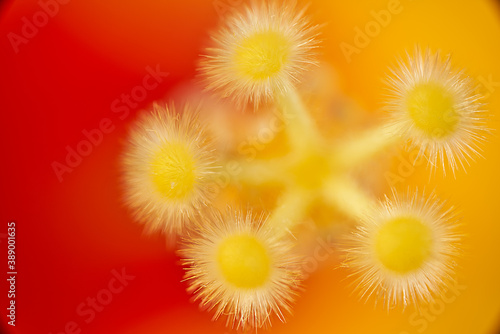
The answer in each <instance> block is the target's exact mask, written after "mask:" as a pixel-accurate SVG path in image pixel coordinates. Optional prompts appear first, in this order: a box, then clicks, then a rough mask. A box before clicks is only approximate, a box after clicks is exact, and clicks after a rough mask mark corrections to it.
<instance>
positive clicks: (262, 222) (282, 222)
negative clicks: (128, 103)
mask: <svg viewBox="0 0 500 334" xmlns="http://www.w3.org/2000/svg"><path fill="white" fill-rule="evenodd" d="M318 31H319V28H318V26H315V25H312V24H311V23H310V21H309V19H308V17H307V16H305V13H304V11H297V10H296V7H295V6H292V5H286V4H278V3H277V2H269V3H266V2H259V3H257V2H254V3H253V4H252V5H250V6H248V7H245V8H244V9H243V10H242V11H241V12H237V13H236V12H235V13H233V14H232V16H231V17H229V18H227V19H225V20H224V22H223V25H222V27H221V28H220V30H219V31H218V32H217V33H215V34H214V35H213V36H212V37H213V45H212V47H210V48H208V49H206V54H205V56H204V58H203V60H202V61H201V65H200V71H201V73H202V75H203V77H204V79H205V83H206V87H207V90H208V91H212V92H214V93H216V94H218V95H219V96H220V97H221V98H222V99H225V98H229V100H230V103H231V105H233V106H234V109H235V111H236V112H238V110H242V109H243V110H250V112H252V109H253V111H254V112H255V113H258V112H259V109H260V108H262V106H263V105H266V106H269V105H271V106H274V107H275V108H276V110H278V112H279V113H282V114H283V115H285V114H286V116H287V117H283V119H285V118H286V121H285V124H284V130H283V136H284V137H285V138H286V145H285V146H286V147H287V148H286V150H285V152H284V153H283V154H279V155H277V156H275V157H272V158H268V159H254V160H253V161H247V160H244V159H240V160H241V161H240V163H239V166H240V167H241V168H240V172H239V173H237V174H236V175H235V176H234V179H235V180H233V182H236V183H238V184H240V185H241V184H245V185H246V187H249V189H253V191H254V192H255V189H260V188H259V186H261V185H262V184H271V185H275V186H276V189H279V196H278V198H277V200H276V203H275V204H274V208H273V209H272V210H270V212H268V213H263V214H260V213H259V214H258V213H257V211H258V210H255V209H252V208H250V209H248V210H247V209H241V207H248V203H244V200H242V201H241V202H240V206H238V207H236V208H231V207H227V208H226V209H225V210H219V209H217V205H219V204H215V203H216V202H217V203H220V202H221V201H222V202H224V201H223V200H221V199H220V196H221V189H217V187H214V184H216V180H217V178H218V177H219V173H220V171H221V168H220V166H222V165H224V163H225V161H227V160H228V159H229V158H231V159H233V158H232V157H226V156H224V154H221V153H220V152H219V153H217V154H216V152H215V148H216V147H217V145H215V143H216V141H215V139H213V138H212V136H211V135H210V133H209V132H210V131H209V130H208V129H209V127H208V126H207V124H206V122H201V121H200V118H199V117H198V116H199V112H200V110H201V113H203V105H201V106H200V107H199V108H197V109H196V110H193V108H191V107H189V106H185V107H184V108H183V110H182V112H180V113H179V112H177V111H176V110H175V108H174V106H173V105H172V106H166V107H164V106H159V105H155V106H154V108H153V110H152V112H149V113H147V114H145V115H143V116H142V118H140V119H139V120H138V121H137V123H136V124H135V128H134V129H133V130H132V131H131V133H130V140H129V144H128V147H127V150H126V152H125V154H124V159H123V160H124V183H125V189H126V190H125V191H126V195H127V199H128V205H129V206H130V208H131V209H132V210H133V211H134V213H135V216H136V218H137V220H139V221H141V222H143V223H145V225H146V227H147V228H148V229H149V230H151V231H162V232H164V233H165V234H166V235H168V236H170V237H174V238H170V239H171V240H170V242H180V245H181V246H180V247H181V249H180V250H179V254H180V256H181V258H182V264H183V266H184V267H185V270H186V281H187V282H188V283H189V291H190V292H192V293H193V294H194V295H195V298H196V299H197V300H199V301H200V303H201V304H202V305H203V306H204V308H206V309H209V310H213V311H214V318H219V317H221V316H222V317H225V318H226V319H227V325H228V326H229V327H232V328H237V329H248V328H260V327H263V326H266V325H269V324H270V322H271V319H272V318H273V317H277V318H279V319H280V320H282V321H283V320H284V313H289V312H290V310H291V305H292V303H293V301H294V299H295V297H296V295H297V293H298V292H299V291H300V289H301V288H300V287H301V280H302V277H303V275H302V273H301V269H302V268H303V266H302V263H301V257H300V254H298V252H297V251H296V250H294V246H295V242H296V241H295V238H293V235H294V234H297V233H299V232H298V230H297V226H299V225H300V224H301V223H303V222H304V221H305V220H307V219H310V218H311V215H312V212H313V211H314V210H317V208H316V207H314V205H315V203H318V202H320V203H323V204H325V205H326V207H327V208H328V209H330V210H337V211H338V212H339V214H341V215H344V216H345V217H346V218H348V219H347V220H349V219H350V221H351V222H354V223H355V224H356V227H355V228H354V230H353V231H352V232H351V233H350V237H349V238H348V239H349V242H348V243H346V244H347V246H344V249H345V252H346V260H345V262H344V266H342V267H347V268H348V270H350V271H351V273H350V275H351V276H353V277H354V278H355V280H354V283H356V286H357V289H358V291H359V293H360V295H361V296H362V297H363V298H364V297H366V298H368V297H370V296H371V297H373V298H375V299H376V300H382V301H383V303H384V304H386V306H387V307H393V306H395V305H402V306H403V307H404V306H406V305H408V304H416V303H420V302H428V301H430V300H432V299H433V298H436V296H439V295H440V294H441V293H443V291H444V289H446V286H447V284H451V283H450V282H451V281H452V280H453V279H454V270H455V267H456V257H457V255H459V254H460V249H459V246H460V240H461V238H460V233H459V232H458V231H457V229H456V227H457V219H456V217H455V215H454V211H453V210H452V209H451V208H447V206H446V204H445V203H444V202H442V201H440V200H439V199H438V198H437V197H436V195H435V194H434V193H432V194H430V195H427V196H426V195H425V194H424V193H421V192H419V191H418V190H416V189H415V190H407V191H406V192H405V193H404V194H403V195H399V194H398V192H397V190H395V189H393V190H392V194H391V195H390V196H389V197H387V196H386V197H385V200H382V201H380V202H377V201H375V200H374V199H372V198H371V196H370V195H369V194H368V192H367V191H365V190H364V189H363V188H362V187H361V186H360V185H359V184H358V182H357V181H356V180H355V179H354V178H353V176H352V175H353V173H352V170H353V169H354V168H356V167H358V166H360V165H362V164H365V163H366V162H367V161H368V160H369V159H371V158H373V156H375V155H376V154H377V153H380V152H383V151H385V150H387V149H388V148H389V147H391V146H394V145H396V144H398V143H401V142H409V143H410V145H408V146H409V147H416V148H417V149H418V150H419V156H423V157H426V158H427V160H428V165H429V166H431V167H432V169H435V168H443V170H444V169H446V168H451V170H452V171H453V172H455V170H456V169H457V168H465V164H468V163H469V161H470V160H471V159H473V158H474V156H477V155H478V154H479V153H478V150H479V144H481V142H482V141H484V138H485V133H486V127H485V117H484V111H483V110H482V109H481V108H482V103H481V102H480V96H479V95H477V94H476V93H475V87H474V86H473V84H472V83H471V80H470V79H469V78H467V77H465V76H464V74H463V72H462V71H458V72H456V71H454V70H452V69H451V65H450V58H449V57H447V58H445V59H443V57H442V56H440V54H439V53H432V52H431V51H428V50H427V51H421V50H420V49H419V48H418V47H417V48H416V49H415V51H414V53H413V54H411V55H408V56H407V59H405V60H401V61H400V62H399V66H398V68H397V69H393V70H392V71H391V74H390V75H389V78H388V80H387V83H388V85H389V87H388V88H389V90H390V94H389V96H388V97H387V111H388V114H389V117H388V121H387V122H386V123H385V124H383V125H382V126H379V127H377V128H375V129H372V130H369V131H364V132H361V133H359V134H358V135H357V136H356V137H354V138H349V139H347V138H336V139H335V140H331V138H329V137H328V136H325V135H324V134H322V131H320V130H319V128H318V124H317V120H315V118H314V117H313V116H312V114H311V113H310V112H309V111H308V110H307V109H306V106H305V104H304V103H303V101H302V99H301V96H300V94H299V93H298V92H297V90H296V87H297V84H298V83H299V82H300V80H301V78H302V77H303V74H304V73H305V72H306V71H307V70H308V69H309V68H310V67H311V66H314V65H317V63H318V62H317V60H316V57H317V55H316V51H317V48H318V44H319V43H318ZM249 106H250V108H248V107H249ZM233 160H234V159H233ZM252 187H253V188H252ZM240 190H241V191H242V192H244V191H245V188H240ZM226 204H227V203H226ZM176 236H180V237H181V238H176Z"/></svg>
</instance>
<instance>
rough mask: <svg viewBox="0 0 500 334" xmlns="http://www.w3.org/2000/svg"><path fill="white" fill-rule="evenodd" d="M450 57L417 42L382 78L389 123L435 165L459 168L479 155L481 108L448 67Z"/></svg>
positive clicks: (467, 83)
mask: <svg viewBox="0 0 500 334" xmlns="http://www.w3.org/2000/svg"><path fill="white" fill-rule="evenodd" d="M450 59H451V57H450V56H448V57H447V58H445V59H444V60H442V57H441V56H440V54H439V52H437V53H435V54H433V53H432V52H431V51H430V50H429V49H428V50H426V51H425V52H422V51H421V50H420V49H419V48H418V47H417V48H416V49H415V52H414V54H413V55H408V59H407V60H406V62H404V61H400V64H399V68H398V69H393V70H392V76H390V77H389V78H388V80H387V81H388V83H389V88H390V95H389V98H388V100H387V104H388V111H389V114H390V117H391V123H392V124H393V125H394V127H395V129H396V131H397V132H398V134H400V135H401V136H403V138H405V139H408V140H410V142H411V144H412V145H413V146H415V147H418V148H420V150H421V153H422V154H427V157H428V160H429V163H430V164H431V165H432V166H434V167H436V166H437V164H438V163H439V164H441V165H442V166H443V171H445V170H446V168H445V164H447V165H449V167H451V169H452V171H453V172H454V171H455V170H456V169H457V167H461V168H462V169H465V165H464V164H468V163H469V162H468V160H470V159H472V158H473V157H474V156H477V155H479V150H480V149H479V147H480V144H481V142H483V141H484V140H485V134H486V127H485V115H484V113H485V111H484V110H483V109H482V108H483V104H482V103H481V95H479V94H477V93H476V92H475V86H474V84H473V82H472V80H471V79H470V78H468V77H466V76H465V75H464V73H463V71H453V70H452V68H451V63H450Z"/></svg>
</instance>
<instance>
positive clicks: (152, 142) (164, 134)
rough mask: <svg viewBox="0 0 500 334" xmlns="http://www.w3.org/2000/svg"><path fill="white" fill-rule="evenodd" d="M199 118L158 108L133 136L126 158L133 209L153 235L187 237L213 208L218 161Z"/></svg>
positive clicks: (128, 193)
mask: <svg viewBox="0 0 500 334" xmlns="http://www.w3.org/2000/svg"><path fill="white" fill-rule="evenodd" d="M213 150H214V149H213V147H212V144H211V140H210V138H209V136H208V134H207V131H206V129H205V126H204V125H203V124H200V123H199V121H198V116H197V112H196V111H194V110H193V109H191V108H190V107H188V106H186V107H184V110H183V112H182V114H177V113H176V111H175V108H174V107H173V106H171V107H162V106H159V105H155V106H154V108H153V111H152V112H151V113H146V114H143V115H142V116H141V117H140V119H139V120H138V121H137V123H136V126H135V127H134V128H133V130H132V131H131V133H130V136H129V143H128V145H127V150H126V152H125V154H124V157H123V166H124V177H123V181H124V186H125V195H126V201H127V204H128V206H129V207H130V208H131V209H132V210H133V212H134V214H135V216H136V218H137V219H138V220H139V221H141V222H144V223H145V224H146V227H147V229H148V230H151V231H156V230H160V231H164V232H166V233H167V234H169V235H175V234H177V233H180V232H182V231H184V230H185V229H186V228H187V227H188V226H187V225H188V224H189V223H190V219H192V218H193V217H194V216H195V215H196V214H197V212H198V210H200V209H201V208H202V207H204V206H206V205H207V204H208V203H209V202H210V198H211V193H210V188H209V187H208V186H209V183H210V182H211V177H212V176H213V174H214V171H215V156H214V152H213Z"/></svg>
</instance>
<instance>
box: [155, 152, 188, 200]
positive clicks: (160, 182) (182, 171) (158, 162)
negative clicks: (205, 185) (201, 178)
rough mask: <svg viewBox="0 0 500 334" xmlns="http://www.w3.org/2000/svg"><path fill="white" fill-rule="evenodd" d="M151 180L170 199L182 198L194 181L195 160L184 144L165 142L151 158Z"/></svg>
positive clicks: (186, 194)
mask: <svg viewBox="0 0 500 334" xmlns="http://www.w3.org/2000/svg"><path fill="white" fill-rule="evenodd" d="M150 175H151V180H152V181H153V184H154V185H155V187H156V189H157V190H158V191H159V192H160V193H161V194H162V195H164V196H165V197H166V198H168V199H171V200H183V199H185V198H186V197H187V196H188V195H189V194H190V193H191V192H192V190H193V188H194V186H195V182H196V175H195V160H194V157H193V155H192V153H191V151H190V150H189V148H188V147H187V146H186V145H185V144H181V143H167V144H165V145H164V146H163V147H162V148H161V149H160V150H158V152H157V153H156V154H155V155H154V156H153V159H152V160H151V174H150Z"/></svg>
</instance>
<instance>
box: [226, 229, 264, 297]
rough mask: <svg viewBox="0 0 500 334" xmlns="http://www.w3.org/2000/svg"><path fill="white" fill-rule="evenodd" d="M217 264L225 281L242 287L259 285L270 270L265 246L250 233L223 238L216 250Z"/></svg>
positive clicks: (262, 283)
mask: <svg viewBox="0 0 500 334" xmlns="http://www.w3.org/2000/svg"><path fill="white" fill-rule="evenodd" d="M217 264H218V266H219V269H220V271H221V272H222V275H223V276H224V278H225V279H226V281H227V282H229V283H231V284H232V285H234V286H236V287H238V288H244V289H252V288H258V287H261V286H262V285H264V284H265V283H266V282H267V281H268V279H269V275H270V272H271V259H270V258H269V254H268V252H267V250H266V248H265V247H264V246H263V245H262V243H261V242H260V241H258V240H257V239H256V238H255V237H253V236H250V235H235V236H230V237H227V238H226V239H224V240H223V241H222V242H221V244H220V245H219V248H218V251H217Z"/></svg>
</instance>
